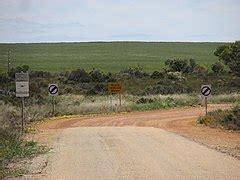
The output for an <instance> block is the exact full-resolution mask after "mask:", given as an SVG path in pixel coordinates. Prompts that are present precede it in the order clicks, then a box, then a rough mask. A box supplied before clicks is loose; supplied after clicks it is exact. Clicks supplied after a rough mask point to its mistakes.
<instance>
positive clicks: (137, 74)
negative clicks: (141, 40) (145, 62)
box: [119, 65, 148, 78]
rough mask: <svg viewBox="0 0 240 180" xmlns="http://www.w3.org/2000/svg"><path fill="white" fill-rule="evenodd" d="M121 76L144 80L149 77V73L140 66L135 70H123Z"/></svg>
mask: <svg viewBox="0 0 240 180" xmlns="http://www.w3.org/2000/svg"><path fill="white" fill-rule="evenodd" d="M119 74H120V75H122V76H126V77H137V78H143V77H146V76H148V73H146V72H145V71H144V70H143V67H142V66H140V65H138V66H137V67H135V68H128V69H123V70H121V71H120V72H119Z"/></svg>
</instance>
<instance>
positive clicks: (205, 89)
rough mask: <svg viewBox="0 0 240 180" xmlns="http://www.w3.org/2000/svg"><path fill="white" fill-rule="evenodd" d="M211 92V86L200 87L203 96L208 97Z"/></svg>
mask: <svg viewBox="0 0 240 180" xmlns="http://www.w3.org/2000/svg"><path fill="white" fill-rule="evenodd" d="M211 92H212V88H211V85H202V87H201V93H202V95H203V96H205V97H208V96H209V95H210V94H211Z"/></svg>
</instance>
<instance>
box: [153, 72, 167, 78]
mask: <svg viewBox="0 0 240 180" xmlns="http://www.w3.org/2000/svg"><path fill="white" fill-rule="evenodd" d="M150 77H151V78H152V79H160V78H164V77H165V74H164V73H163V72H158V71H154V72H153V73H152V74H151V76H150Z"/></svg>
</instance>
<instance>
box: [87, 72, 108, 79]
mask: <svg viewBox="0 0 240 180" xmlns="http://www.w3.org/2000/svg"><path fill="white" fill-rule="evenodd" d="M89 74H90V76H91V79H92V81H93V82H104V81H106V80H107V79H108V78H109V77H108V76H105V75H104V74H103V73H102V72H101V71H100V70H93V71H91V72H90V73H89Z"/></svg>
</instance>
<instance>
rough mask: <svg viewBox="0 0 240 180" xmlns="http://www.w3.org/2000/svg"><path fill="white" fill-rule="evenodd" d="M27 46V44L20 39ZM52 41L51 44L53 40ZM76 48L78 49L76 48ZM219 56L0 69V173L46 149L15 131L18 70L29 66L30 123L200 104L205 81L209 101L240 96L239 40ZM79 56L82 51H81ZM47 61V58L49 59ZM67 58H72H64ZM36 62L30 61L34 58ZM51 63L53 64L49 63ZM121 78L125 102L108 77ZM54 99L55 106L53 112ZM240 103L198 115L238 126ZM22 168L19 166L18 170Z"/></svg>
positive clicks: (229, 100) (202, 120)
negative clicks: (109, 66)
mask: <svg viewBox="0 0 240 180" xmlns="http://www.w3.org/2000/svg"><path fill="white" fill-rule="evenodd" d="M22 46H23V45H22ZM50 46H51V45H50ZM74 52H75V51H74ZM215 55H216V57H219V61H218V62H213V64H208V66H204V65H203V64H204V63H201V64H198V63H197V62H198V61H197V60H195V59H192V58H187V59H185V58H182V57H179V58H175V57H172V58H169V59H166V61H165V62H164V65H165V66H159V67H157V66H156V67H157V68H158V69H157V68H156V67H155V66H154V68H152V69H154V70H153V71H149V70H145V69H144V66H142V65H141V64H138V65H136V66H130V67H128V65H129V64H127V66H126V65H125V66H124V67H122V68H121V69H120V70H118V71H109V72H107V71H106V69H103V70H100V69H95V68H92V69H91V70H89V69H88V68H87V69H83V68H77V66H75V68H76V69H75V70H71V71H64V72H55V73H53V72H47V71H41V70H36V69H37V68H36V67H34V68H33V69H31V66H29V65H21V66H17V67H13V68H11V69H10V70H9V72H8V73H1V74H0V126H1V129H0V161H1V167H0V168H1V171H0V173H1V176H4V175H6V174H9V172H8V169H7V168H6V167H7V165H8V164H9V163H10V162H12V161H18V160H19V159H21V158H25V157H34V156H35V155H37V154H39V153H43V152H45V150H46V149H45V148H44V147H41V146H38V145H37V144H36V143H35V142H27V141H25V140H24V139H23V137H22V136H21V134H20V132H19V131H17V129H19V127H20V126H21V114H20V112H21V110H20V104H21V101H20V99H19V98H16V97H15V73H16V72H29V75H30V97H29V98H26V99H25V100H26V101H25V106H26V108H25V121H26V124H29V123H31V122H34V121H40V120H43V119H45V118H48V117H52V116H61V115H75V114H92V113H117V112H120V111H125V112H130V111H145V110H153V109H164V108H173V107H180V106H197V105H201V104H202V102H203V98H202V96H201V95H200V92H199V91H200V90H199V89H200V86H201V85H202V84H211V85H212V89H213V91H212V96H211V97H209V103H232V104H239V103H240V102H239V101H240V92H239V91H240V76H239V75H240V72H239V71H240V67H239V65H240V58H239V56H240V43H239V42H235V43H233V44H224V45H223V46H220V47H219V48H217V50H216V51H215ZM79 56H80V55H79ZM46 64H48V63H46ZM66 64H68V63H66ZM31 65H32V64H31ZM49 66H51V65H49ZM116 81H121V82H123V88H124V93H123V95H122V105H121V107H120V106H119V100H118V95H108V92H107V84H108V82H116ZM49 83H57V84H58V86H59V96H57V97H55V98H54V101H53V99H52V98H51V97H49V95H48V91H47V88H48V84H49ZM52 102H54V104H55V112H54V114H53V113H52V109H51V108H52ZM239 119H240V118H239V106H237V107H236V108H234V109H233V110H231V111H216V112H213V113H212V114H211V113H209V114H208V115H207V116H206V117H202V118H200V119H199V123H201V124H206V125H208V126H211V127H224V128H226V129H233V130H239ZM19 172H21V171H18V173H19Z"/></svg>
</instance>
